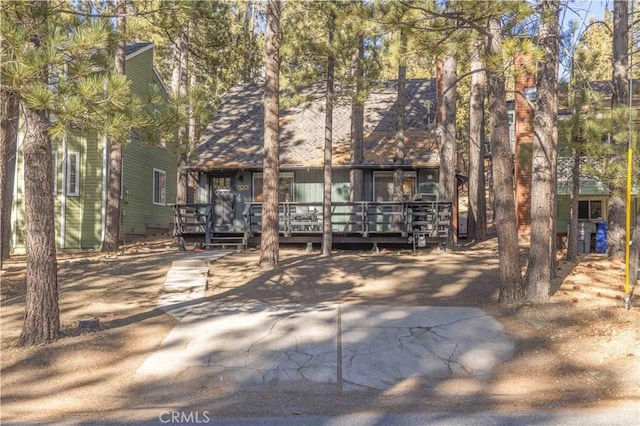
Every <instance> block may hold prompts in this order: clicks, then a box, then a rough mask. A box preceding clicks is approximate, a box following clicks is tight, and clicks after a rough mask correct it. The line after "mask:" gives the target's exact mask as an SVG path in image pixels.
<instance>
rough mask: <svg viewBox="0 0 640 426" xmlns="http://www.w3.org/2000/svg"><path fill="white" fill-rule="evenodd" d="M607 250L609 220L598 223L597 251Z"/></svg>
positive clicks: (603, 251) (604, 251)
mask: <svg viewBox="0 0 640 426" xmlns="http://www.w3.org/2000/svg"><path fill="white" fill-rule="evenodd" d="M606 252H607V222H597V223H596V253H606Z"/></svg>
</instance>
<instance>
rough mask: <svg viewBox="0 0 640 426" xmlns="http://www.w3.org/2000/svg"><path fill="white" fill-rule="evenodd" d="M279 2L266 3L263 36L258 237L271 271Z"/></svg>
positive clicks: (275, 245)
mask: <svg viewBox="0 0 640 426" xmlns="http://www.w3.org/2000/svg"><path fill="white" fill-rule="evenodd" d="M279 37H280V1H279V0H268V2H267V28H266V37H265V68H266V74H265V90H264V174H263V190H262V191H263V195H264V202H263V203H262V237H261V240H260V269H262V270H272V269H274V268H275V267H277V266H278V255H279V244H280V235H279V234H278V232H279V214H278V184H279V183H278V182H279V175H280V158H279V157H280V146H279V125H280V124H279V118H278V116H279V113H280V93H279V91H280V84H279V78H280V55H279V51H278V46H279V43H278V39H279Z"/></svg>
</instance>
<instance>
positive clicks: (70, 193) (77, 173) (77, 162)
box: [65, 151, 80, 197]
mask: <svg viewBox="0 0 640 426" xmlns="http://www.w3.org/2000/svg"><path fill="white" fill-rule="evenodd" d="M71 158H75V167H73V165H74V164H73V162H72V161H71ZM66 159H67V164H66V167H65V168H66V170H67V178H66V185H65V187H66V195H67V196H69V197H78V196H80V153H79V152H77V151H70V152H68V153H67V155H66ZM72 172H75V174H73V173H72ZM74 175H75V187H74V188H73V190H72V188H71V176H74Z"/></svg>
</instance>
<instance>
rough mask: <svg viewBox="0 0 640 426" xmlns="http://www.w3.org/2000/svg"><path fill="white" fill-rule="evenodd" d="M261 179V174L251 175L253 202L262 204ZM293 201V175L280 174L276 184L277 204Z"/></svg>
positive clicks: (289, 173) (287, 173)
mask: <svg viewBox="0 0 640 426" xmlns="http://www.w3.org/2000/svg"><path fill="white" fill-rule="evenodd" d="M262 185H263V178H262V173H254V174H253V201H258V202H263V201H264V196H263V193H262ZM285 201H295V200H294V199H293V173H291V172H285V173H280V179H279V182H278V202H279V203H284V202H285Z"/></svg>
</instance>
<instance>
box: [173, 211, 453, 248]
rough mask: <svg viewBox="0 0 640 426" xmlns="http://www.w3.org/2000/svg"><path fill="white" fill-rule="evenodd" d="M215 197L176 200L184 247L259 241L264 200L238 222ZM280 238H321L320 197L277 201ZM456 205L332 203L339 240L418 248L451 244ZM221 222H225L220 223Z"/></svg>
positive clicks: (307, 240)
mask: <svg viewBox="0 0 640 426" xmlns="http://www.w3.org/2000/svg"><path fill="white" fill-rule="evenodd" d="M219 207H220V206H216V205H215V204H212V203H200V204H176V205H173V209H174V235H175V237H176V239H177V241H178V244H179V247H180V249H181V250H184V245H185V243H187V242H188V243H196V244H200V245H202V246H203V247H204V248H212V247H227V246H231V247H233V246H235V247H237V248H238V249H242V248H245V247H255V246H257V245H259V244H260V237H261V233H262V203H258V202H249V203H246V204H245V205H244V209H243V212H242V216H243V221H242V224H241V225H239V226H236V225H231V226H229V224H228V222H227V221H226V220H225V216H226V212H225V210H224V209H220V208H219ZM279 210H280V227H279V228H280V242H281V243H298V244H302V243H306V244H320V243H321V242H322V229H323V220H322V203H317V202H316V203H298V202H282V203H279ZM452 212H453V206H452V203H450V202H438V201H400V202H394V201H385V202H373V201H362V202H354V203H350V202H341V203H332V205H331V229H332V241H333V243H335V244H372V245H373V246H374V247H377V244H378V243H388V244H407V245H409V246H411V247H412V249H413V250H414V251H415V250H416V249H417V248H418V247H426V246H428V245H446V246H448V245H449V244H450V240H451V229H452ZM221 224H223V225H221Z"/></svg>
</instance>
